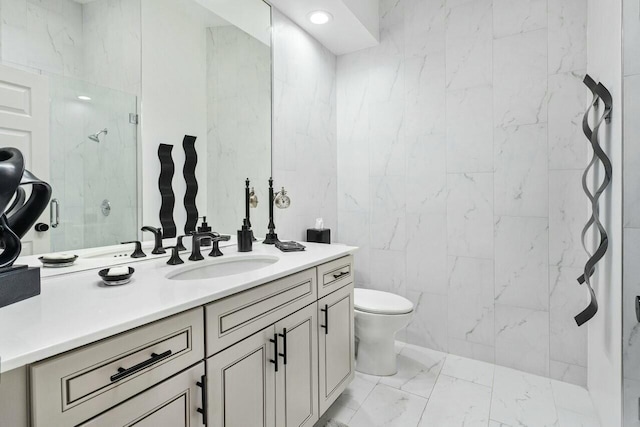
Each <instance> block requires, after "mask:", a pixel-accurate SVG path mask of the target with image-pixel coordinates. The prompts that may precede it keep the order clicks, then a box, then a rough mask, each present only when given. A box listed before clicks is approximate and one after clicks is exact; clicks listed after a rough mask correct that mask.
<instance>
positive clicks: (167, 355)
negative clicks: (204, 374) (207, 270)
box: [31, 308, 204, 426]
mask: <svg viewBox="0 0 640 427" xmlns="http://www.w3.org/2000/svg"><path fill="white" fill-rule="evenodd" d="M203 357H204V320H203V313H202V309H201V308H198V309H194V310H190V311H188V312H185V313H182V314H178V315H176V316H172V317H170V318H168V319H164V320H160V321H158V322H155V323H152V324H150V325H147V326H143V327H140V328H138V329H134V330H132V331H130V332H126V333H124V334H121V335H117V336H115V337H113V338H108V339H106V340H103V341H100V342H98V343H95V344H91V345H88V346H86V347H83V348H81V349H78V350H74V351H72V352H69V353H66V354H63V355H61V356H57V357H54V358H52V359H48V360H45V361H42V362H39V363H36V364H34V365H32V366H31V387H32V388H31V390H32V391H31V397H32V414H33V425H34V426H44V425H76V424H77V423H79V422H81V421H84V420H86V419H88V418H91V417H92V416H95V415H96V414H98V413H100V412H102V411H104V410H106V409H108V408H110V407H113V406H114V405H116V404H118V403H120V402H122V401H124V400H126V399H128V398H129V397H131V396H134V395H136V394H137V393H139V392H141V391H143V390H145V389H147V388H149V387H150V386H152V385H154V384H156V383H158V382H160V381H162V380H164V379H165V378H167V377H169V376H171V375H173V374H175V373H177V372H179V371H181V370H183V369H185V368H187V367H189V366H191V365H193V364H194V363H197V362H198V361H199V360H201V359H202V358H203Z"/></svg>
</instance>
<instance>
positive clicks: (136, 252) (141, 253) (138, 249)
mask: <svg viewBox="0 0 640 427" xmlns="http://www.w3.org/2000/svg"><path fill="white" fill-rule="evenodd" d="M129 243H135V245H136V248H135V249H134V251H133V253H132V254H131V255H130V256H131V258H144V257H146V256H147V255H146V254H145V253H144V251H143V250H142V243H141V242H139V241H138V240H134V241H132V242H122V243H121V244H122V245H127V244H129Z"/></svg>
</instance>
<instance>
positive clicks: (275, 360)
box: [269, 334, 278, 372]
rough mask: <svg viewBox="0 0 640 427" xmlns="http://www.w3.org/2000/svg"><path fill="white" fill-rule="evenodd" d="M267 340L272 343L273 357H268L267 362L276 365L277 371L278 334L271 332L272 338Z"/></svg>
mask: <svg viewBox="0 0 640 427" xmlns="http://www.w3.org/2000/svg"><path fill="white" fill-rule="evenodd" d="M269 342H272V343H273V359H269V362H271V363H273V364H274V365H276V372H278V334H273V339H272V340H271V339H270V340H269Z"/></svg>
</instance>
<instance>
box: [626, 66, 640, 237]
mask: <svg viewBox="0 0 640 427" xmlns="http://www.w3.org/2000/svg"><path fill="white" fill-rule="evenodd" d="M624 85H625V90H624V108H625V114H624V125H623V133H624V140H625V141H634V140H636V139H637V138H640V121H638V120H634V117H638V114H640V100H639V99H638V97H637V96H634V94H637V93H639V92H640V75H635V76H627V77H625V79H624ZM639 161H640V149H639V148H638V144H625V145H624V156H623V162H624V179H625V185H624V189H623V192H624V208H623V209H624V215H623V218H624V226H625V227H634V228H639V227H640V213H639V212H640V184H639V183H640V172H638V168H637V167H636V165H637V164H638V162H639Z"/></svg>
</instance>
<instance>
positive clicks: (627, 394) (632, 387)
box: [605, 378, 640, 427]
mask: <svg viewBox="0 0 640 427" xmlns="http://www.w3.org/2000/svg"><path fill="white" fill-rule="evenodd" d="M622 396H623V405H622V409H623V418H622V419H623V424H622V425H623V426H625V427H638V426H640V420H639V419H638V415H639V414H638V412H639V409H638V398H639V397H640V381H638V380H633V379H630V378H624V379H623V393H622ZM605 427H607V426H605Z"/></svg>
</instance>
